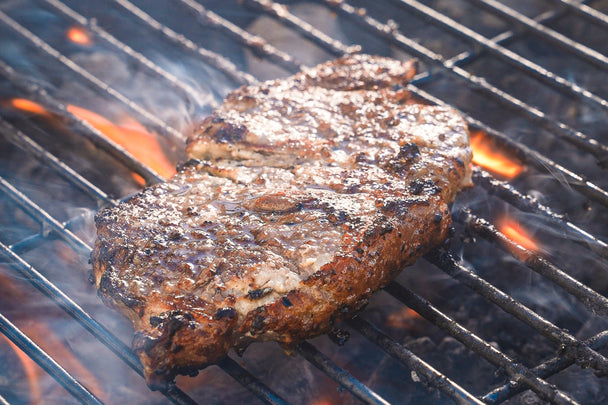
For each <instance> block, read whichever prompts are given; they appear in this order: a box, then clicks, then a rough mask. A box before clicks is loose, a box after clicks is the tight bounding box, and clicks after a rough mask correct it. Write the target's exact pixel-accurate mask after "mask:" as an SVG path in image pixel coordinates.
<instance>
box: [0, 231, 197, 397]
mask: <svg viewBox="0 0 608 405" xmlns="http://www.w3.org/2000/svg"><path fill="white" fill-rule="evenodd" d="M0 254H2V255H3V256H5V257H6V258H7V259H8V260H9V262H10V263H11V265H12V267H13V268H14V269H16V270H17V271H18V272H19V274H20V275H21V276H22V277H23V278H24V279H26V280H27V281H28V282H29V283H30V284H31V285H32V286H34V287H35V288H36V289H38V290H39V291H40V292H41V293H43V294H44V295H46V296H47V297H49V298H50V299H51V300H53V301H54V302H55V303H56V304H57V305H58V306H59V307H61V308H62V309H63V310H64V311H65V312H66V313H67V314H68V315H70V316H71V317H72V318H74V319H75V320H76V321H78V323H80V324H81V325H82V326H83V327H84V328H85V329H86V330H88V331H89V332H90V333H91V334H92V335H93V336H95V337H96V338H97V339H98V340H99V341H100V342H102V343H103V344H104V345H105V346H106V347H108V348H109V349H110V350H112V351H113V352H114V353H115V354H116V355H117V356H118V357H119V358H120V359H121V360H123V361H124V362H125V363H126V364H127V365H128V366H129V367H131V368H132V369H133V370H134V371H136V372H137V373H138V374H140V375H143V370H142V366H141V364H140V363H139V359H137V357H136V356H135V354H133V352H132V351H131V350H130V349H129V348H128V347H127V346H126V345H125V344H124V343H122V342H121V341H120V340H119V339H118V338H117V337H116V336H114V335H113V334H112V333H111V332H110V331H108V330H107V329H106V328H105V327H104V326H103V325H101V324H100V323H99V322H97V321H96V320H95V319H93V318H92V317H91V316H90V315H89V314H87V313H86V312H85V311H84V310H83V309H82V308H81V307H80V306H79V305H78V304H77V303H76V302H74V301H73V300H72V299H71V298H70V297H69V296H67V295H66V294H65V293H64V292H63V291H61V290H60V289H59V288H57V287H56V286H55V285H54V284H53V283H51V282H50V281H49V280H47V279H46V277H44V276H43V275H42V274H41V273H39V272H38V270H36V269H35V268H34V267H33V266H31V265H30V264H28V263H27V262H26V261H24V260H23V259H22V258H21V257H20V256H19V255H17V254H15V253H14V252H13V251H12V250H11V249H9V248H8V247H7V246H6V245H4V244H3V243H2V242H0ZM24 351H25V352H26V353H28V355H29V352H28V351H27V350H24ZM164 394H165V395H167V397H168V398H169V399H171V400H172V401H173V402H174V403H176V404H195V403H196V402H195V401H194V400H192V399H191V398H190V397H188V396H187V395H186V394H185V393H184V392H181V391H180V390H179V389H178V388H176V387H175V388H172V389H171V390H169V391H167V392H164Z"/></svg>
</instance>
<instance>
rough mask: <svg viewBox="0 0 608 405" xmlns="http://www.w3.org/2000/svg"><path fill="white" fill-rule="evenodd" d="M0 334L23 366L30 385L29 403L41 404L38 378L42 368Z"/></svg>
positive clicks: (33, 404)
mask: <svg viewBox="0 0 608 405" xmlns="http://www.w3.org/2000/svg"><path fill="white" fill-rule="evenodd" d="M1 336H2V337H3V338H4V339H5V340H6V341H7V342H8V344H9V345H10V346H11V348H12V349H13V351H14V352H15V354H16V355H17V358H18V359H19V361H20V362H21V366H22V367H23V371H24V372H25V376H26V378H27V383H28V385H29V387H30V404H32V405H38V404H42V391H41V390H40V379H39V376H40V374H42V369H40V367H38V365H37V364H36V363H35V362H34V360H32V359H30V358H29V356H28V355H27V354H25V353H24V352H23V350H21V349H20V348H19V347H17V345H16V344H14V343H13V342H12V341H10V340H9V338H7V337H6V336H4V335H1Z"/></svg>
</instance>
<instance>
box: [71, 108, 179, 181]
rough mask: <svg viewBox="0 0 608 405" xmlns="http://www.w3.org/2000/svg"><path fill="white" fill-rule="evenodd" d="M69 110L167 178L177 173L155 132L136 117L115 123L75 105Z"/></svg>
mask: <svg viewBox="0 0 608 405" xmlns="http://www.w3.org/2000/svg"><path fill="white" fill-rule="evenodd" d="M67 110H68V111H69V112H70V113H72V114H74V115H75V116H77V117H78V118H81V119H83V120H85V121H87V122H88V123H89V124H91V126H93V127H94V128H95V129H97V130H98V131H99V132H101V133H103V134H104V135H105V136H107V137H108V138H110V139H111V140H113V141H114V142H116V143H117V144H119V145H120V146H122V147H123V148H125V149H126V150H127V152H129V153H130V154H132V155H133V156H134V157H135V158H136V159H137V160H138V161H140V162H141V163H143V164H144V165H146V166H148V167H150V168H151V169H152V170H154V171H155V172H156V173H158V174H159V175H161V176H162V177H164V178H165V179H168V178H169V177H171V176H173V175H174V174H175V172H176V171H175V167H174V165H173V164H171V162H169V160H168V159H167V157H166V156H165V153H164V152H163V150H162V148H161V146H160V144H159V143H158V141H157V140H156V137H155V136H154V134H152V133H150V132H148V131H147V130H146V128H144V126H143V125H141V124H140V123H138V122H137V121H135V120H134V119H132V118H130V117H129V119H128V120H127V121H126V123H125V124H122V125H115V124H113V123H112V122H110V121H109V120H107V119H106V118H104V117H102V116H101V115H99V114H96V113H94V112H92V111H89V110H86V109H84V108H81V107H77V106H75V105H68V106H67ZM135 176H137V177H135ZM134 177H135V178H136V180H137V179H138V178H139V180H140V181H141V182H143V179H142V178H141V177H140V176H138V175H134ZM140 184H141V183H140Z"/></svg>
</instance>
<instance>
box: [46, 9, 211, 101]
mask: <svg viewBox="0 0 608 405" xmlns="http://www.w3.org/2000/svg"><path fill="white" fill-rule="evenodd" d="M42 1H44V2H46V3H47V4H49V5H51V6H52V7H54V8H55V9H56V10H57V11H59V12H60V13H62V14H63V15H65V16H67V17H68V18H70V19H71V20H72V21H74V22H75V23H77V24H79V25H81V26H83V27H87V28H88V29H89V30H90V31H91V32H93V33H94V34H95V35H97V36H98V37H99V38H102V39H103V40H104V41H106V42H108V43H109V44H111V45H113V46H114V47H115V48H116V49H118V50H119V51H121V52H122V53H124V54H125V55H127V56H129V57H131V58H132V59H134V60H136V61H137V62H139V63H140V64H141V65H142V66H144V67H145V68H147V69H148V70H149V71H150V72H152V73H154V74H155V75H156V76H157V77H160V78H162V79H164V80H166V81H167V82H168V83H169V84H170V85H171V86H172V87H173V88H174V89H177V90H178V91H180V92H182V94H183V95H185V96H189V97H190V98H192V99H194V100H195V101H196V102H197V103H199V104H204V105H207V106H210V107H213V108H215V107H217V102H216V101H215V99H214V98H213V97H212V96H210V95H209V94H203V93H201V92H200V91H198V90H196V89H195V88H193V87H192V86H190V85H189V84H187V83H184V82H183V81H181V80H180V79H178V78H177V77H176V76H174V75H173V74H172V73H170V72H168V71H166V70H165V69H163V68H162V67H160V66H158V65H157V64H156V63H154V62H152V61H151V60H150V59H148V58H146V57H145V56H144V55H143V54H141V53H139V52H137V51H136V50H134V49H133V48H131V47H130V46H128V45H127V44H125V43H124V42H122V41H120V40H119V39H117V38H116V37H114V36H113V35H112V34H110V33H109V32H107V31H106V30H104V29H103V28H101V27H100V26H99V25H97V21H96V20H94V19H89V18H86V17H85V16H83V15H81V14H79V13H77V12H76V11H75V10H73V9H71V8H70V7H68V6H67V5H66V4H64V3H62V2H61V1H60V0H42ZM203 99H204V102H201V101H202V100H203Z"/></svg>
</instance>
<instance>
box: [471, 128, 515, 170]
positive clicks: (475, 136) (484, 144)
mask: <svg viewBox="0 0 608 405" xmlns="http://www.w3.org/2000/svg"><path fill="white" fill-rule="evenodd" d="M471 148H472V149H473V163H475V164H477V165H479V166H481V167H485V168H486V169H488V170H491V171H492V172H494V173H496V174H499V175H501V176H504V177H507V178H509V179H512V178H513V177H515V176H517V175H518V174H520V173H521V172H522V171H523V170H524V166H522V165H521V164H520V163H519V162H517V159H515V158H513V157H511V156H508V155H507V154H506V153H504V152H503V151H500V150H498V148H496V145H494V143H493V142H492V141H491V140H490V139H489V138H488V137H487V136H486V135H485V134H484V133H483V132H481V131H476V132H472V133H471Z"/></svg>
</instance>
